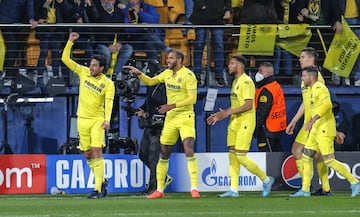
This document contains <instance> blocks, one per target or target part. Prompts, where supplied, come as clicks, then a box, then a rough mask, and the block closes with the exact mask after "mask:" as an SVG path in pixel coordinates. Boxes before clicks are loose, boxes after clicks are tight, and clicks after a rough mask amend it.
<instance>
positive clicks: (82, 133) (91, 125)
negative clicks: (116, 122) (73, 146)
mask: <svg viewBox="0 0 360 217" xmlns="http://www.w3.org/2000/svg"><path fill="white" fill-rule="evenodd" d="M103 122H104V121H102V120H94V119H87V118H79V117H78V118H77V129H78V132H79V137H80V150H81V151H87V150H90V149H91V147H95V148H102V147H105V143H104V139H105V130H104V128H102V124H103Z"/></svg>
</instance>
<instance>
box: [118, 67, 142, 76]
mask: <svg viewBox="0 0 360 217" xmlns="http://www.w3.org/2000/svg"><path fill="white" fill-rule="evenodd" d="M123 68H124V69H129V71H130V73H131V74H135V75H141V74H142V72H141V71H140V70H139V69H137V68H135V67H134V66H123Z"/></svg>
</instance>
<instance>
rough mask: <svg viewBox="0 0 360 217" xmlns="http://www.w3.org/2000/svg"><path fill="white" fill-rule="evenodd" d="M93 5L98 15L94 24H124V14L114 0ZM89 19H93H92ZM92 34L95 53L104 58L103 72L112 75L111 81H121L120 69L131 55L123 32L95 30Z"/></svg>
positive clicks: (131, 51) (106, 29) (106, 0)
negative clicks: (93, 34) (104, 66)
mask: <svg viewBox="0 0 360 217" xmlns="http://www.w3.org/2000/svg"><path fill="white" fill-rule="evenodd" d="M94 4H95V7H96V9H97V11H98V14H99V17H98V19H96V20H95V19H94V22H96V23H114V24H120V23H124V14H123V12H122V11H121V9H120V8H119V7H118V2H117V1H116V0H100V1H94ZM90 17H91V16H90ZM90 19H93V17H91V18H90ZM94 32H95V41H96V46H95V47H96V48H95V53H99V54H102V55H105V56H106V69H105V72H107V73H108V74H112V73H113V79H116V80H121V78H122V77H121V72H122V67H123V66H124V65H125V64H126V63H127V62H128V60H129V58H130V57H131V55H132V53H133V48H132V46H131V45H130V44H125V43H124V41H126V40H127V36H126V34H125V31H123V29H122V28H97V29H96V30H95V31H94Z"/></svg>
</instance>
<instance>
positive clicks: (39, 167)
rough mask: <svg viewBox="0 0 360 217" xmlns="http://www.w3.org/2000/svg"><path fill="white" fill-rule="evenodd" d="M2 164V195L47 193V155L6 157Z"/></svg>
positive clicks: (0, 172) (0, 174)
mask: <svg viewBox="0 0 360 217" xmlns="http://www.w3.org/2000/svg"><path fill="white" fill-rule="evenodd" d="M0 162H2V164H1V165H0V194H28V193H44V192H45V184H46V182H45V181H46V180H45V179H46V157H45V155H5V156H0Z"/></svg>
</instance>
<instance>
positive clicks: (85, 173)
mask: <svg viewBox="0 0 360 217" xmlns="http://www.w3.org/2000/svg"><path fill="white" fill-rule="evenodd" d="M46 161H47V164H46V167H47V168H46V175H47V179H46V180H47V184H46V192H47V193H50V189H51V188H52V187H56V188H57V189H59V190H61V191H64V192H65V193H66V194H69V193H89V192H91V191H93V189H94V185H95V181H94V175H93V174H92V173H90V168H89V166H88V165H87V162H86V160H85V157H84V156H83V155H48V156H47V159H46ZM104 162H105V178H106V179H108V180H109V185H108V192H109V193H111V192H118V193H120V192H140V191H142V190H143V189H144V188H145V185H146V182H147V181H146V180H148V178H147V177H148V172H147V169H146V167H145V165H144V164H143V163H142V162H141V160H140V159H139V158H138V156H137V155H124V154H119V155H114V154H112V155H104Z"/></svg>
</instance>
